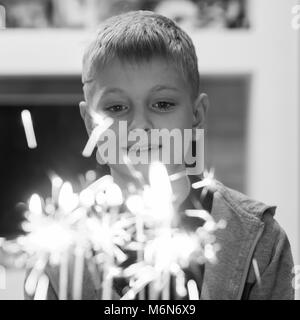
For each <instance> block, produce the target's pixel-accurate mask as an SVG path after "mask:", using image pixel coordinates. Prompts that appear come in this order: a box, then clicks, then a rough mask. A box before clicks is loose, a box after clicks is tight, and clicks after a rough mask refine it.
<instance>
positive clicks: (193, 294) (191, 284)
mask: <svg viewBox="0 0 300 320" xmlns="http://www.w3.org/2000/svg"><path fill="white" fill-rule="evenodd" d="M187 289H188V294H189V299H190V300H199V299H200V297H199V291H198V287H197V283H196V281H195V280H189V281H188V283H187Z"/></svg>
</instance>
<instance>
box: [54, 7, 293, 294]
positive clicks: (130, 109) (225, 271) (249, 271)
mask: <svg viewBox="0 0 300 320" xmlns="http://www.w3.org/2000/svg"><path fill="white" fill-rule="evenodd" d="M82 80H83V90H84V96H85V102H81V103H80V111H81V115H82V117H83V119H84V121H85V124H86V128H87V131H88V133H89V134H91V132H92V129H93V126H94V125H93V117H92V116H91V115H93V114H97V113H99V114H105V115H107V116H109V117H110V118H112V119H113V120H114V123H113V125H112V126H111V127H110V129H111V130H113V132H115V134H116V136H117V137H118V139H119V140H121V139H122V137H121V136H119V133H118V124H119V122H120V121H125V122H126V123H127V126H128V131H134V130H143V131H145V132H147V134H148V133H150V132H151V130H153V129H163V128H166V129H168V130H172V129H175V128H176V129H179V130H180V131H181V132H183V131H184V129H191V130H193V131H195V130H196V129H199V128H203V126H204V120H205V115H206V112H207V109H208V97H207V96H206V95H205V94H200V91H199V73H198V68H197V57H196V54H195V49H194V46H193V44H192V41H191V39H190V38H189V36H188V35H187V34H186V33H185V32H183V31H182V30H181V29H180V28H179V27H178V26H177V25H176V24H175V23H174V22H172V21H171V20H169V19H167V18H165V17H163V16H160V15H157V14H155V13H153V12H148V11H136V12H129V13H126V14H122V15H120V16H117V17H112V18H110V19H108V20H107V21H106V22H105V23H104V24H103V25H102V26H101V28H100V29H99V31H98V34H97V37H96V39H94V41H93V42H92V43H91V45H90V46H89V48H88V49H87V51H86V53H85V56H84V61H83V75H82ZM119 143H120V142H119ZM98 147H100V144H99V146H98ZM157 148H158V149H161V148H164V146H161V145H155V146H153V145H151V144H149V145H147V146H146V148H145V146H144V148H141V149H140V151H139V152H140V153H142V152H144V153H149V152H152V151H153V149H157ZM117 149H118V148H117ZM126 151H127V152H128V154H129V153H130V148H129V150H128V149H127V150H123V152H125V153H126ZM170 152H171V153H175V152H176V150H174V149H171V150H170ZM97 159H98V161H99V162H101V155H100V154H99V153H98V154H97ZM109 166H110V170H111V175H112V176H113V178H114V181H115V182H116V183H117V184H118V185H119V186H121V188H122V189H126V188H127V186H128V184H129V182H131V183H133V184H134V183H136V179H135V178H134V177H133V176H132V174H131V172H130V171H129V170H128V168H127V166H126V165H125V164H122V163H110V164H109ZM135 168H136V170H138V171H139V172H140V173H141V174H142V176H143V177H144V179H145V180H147V176H148V169H149V166H148V165H147V164H138V165H136V166H135ZM167 170H168V173H169V174H170V175H172V174H175V173H178V172H183V171H184V170H185V165H184V162H182V163H181V164H178V163H176V164H175V163H171V164H168V165H167ZM172 188H173V191H174V194H175V196H176V203H175V207H176V208H177V209H178V208H180V207H182V206H183V204H184V205H185V206H192V204H191V203H192V201H190V202H189V200H190V199H191V198H192V197H194V196H195V193H193V192H192V188H191V184H190V180H189V179H188V177H187V176H183V177H182V178H181V179H177V180H176V181H175V182H174V183H173V185H172ZM209 194H210V195H211V197H210V200H211V201H209V202H208V203H206V205H205V204H204V203H202V206H204V207H205V206H206V207H205V208H206V209H208V210H209V211H210V212H211V214H212V216H213V217H214V219H215V220H217V221H218V220H219V219H225V220H226V221H227V227H226V228H225V229H224V230H219V231H217V233H216V237H217V242H219V243H220V244H221V247H222V249H221V250H220V251H219V252H218V263H217V264H215V265H210V264H207V265H206V266H205V273H204V279H203V288H202V292H201V299H234V300H239V299H293V298H294V291H293V288H292V268H293V260H292V255H291V249H290V245H289V241H288V239H287V236H286V234H285V232H284V231H283V230H282V229H281V227H280V226H279V225H278V223H277V222H276V221H275V220H274V218H273V215H274V213H275V208H274V207H270V206H267V205H265V204H262V203H260V202H257V201H254V200H251V199H249V198H247V197H246V196H244V195H242V194H240V193H238V192H236V191H233V190H230V189H228V188H226V187H224V186H223V185H221V184H220V183H218V182H216V183H215V185H214V188H213V189H212V190H210V193H209ZM48 274H49V277H50V284H51V285H50V289H49V298H50V299H51V298H54V299H55V298H57V275H55V274H54V272H52V271H51V270H50V271H49V272H48ZM258 274H259V275H258ZM83 298H84V299H95V298H97V295H96V293H95V290H94V289H93V287H92V284H91V281H90V280H89V277H88V274H85V283H84V287H83Z"/></svg>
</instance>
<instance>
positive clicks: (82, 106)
mask: <svg viewBox="0 0 300 320" xmlns="http://www.w3.org/2000/svg"><path fill="white" fill-rule="evenodd" d="M79 110H80V115H81V117H82V119H83V121H84V124H85V127H86V130H87V132H88V134H89V135H90V134H91V132H92V129H93V125H92V123H91V119H90V117H89V113H88V111H87V110H88V105H87V103H86V102H85V101H80V103H79Z"/></svg>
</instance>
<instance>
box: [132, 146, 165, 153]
mask: <svg viewBox="0 0 300 320" xmlns="http://www.w3.org/2000/svg"><path fill="white" fill-rule="evenodd" d="M161 147H162V146H161V145H140V146H136V145H133V146H128V147H127V149H126V151H127V153H129V152H135V153H137V154H139V153H140V152H151V151H156V150H159V149H161Z"/></svg>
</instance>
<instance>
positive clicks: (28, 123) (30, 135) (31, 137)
mask: <svg viewBox="0 0 300 320" xmlns="http://www.w3.org/2000/svg"><path fill="white" fill-rule="evenodd" d="M21 117H22V122H23V126H24V130H25V135H26V140H27V145H28V148H30V149H34V148H36V147H37V143H36V138H35V134H34V129H33V124H32V118H31V114H30V112H29V111H28V110H23V111H22V113H21Z"/></svg>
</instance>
